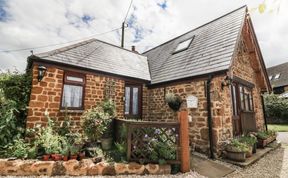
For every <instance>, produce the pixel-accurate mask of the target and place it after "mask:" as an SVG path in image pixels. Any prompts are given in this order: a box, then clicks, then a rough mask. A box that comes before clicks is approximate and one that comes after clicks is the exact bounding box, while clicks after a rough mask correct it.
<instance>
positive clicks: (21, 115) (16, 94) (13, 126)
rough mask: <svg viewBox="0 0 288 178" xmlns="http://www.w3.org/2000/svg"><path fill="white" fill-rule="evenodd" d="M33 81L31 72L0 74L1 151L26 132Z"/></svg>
mask: <svg viewBox="0 0 288 178" xmlns="http://www.w3.org/2000/svg"><path fill="white" fill-rule="evenodd" d="M31 80H32V77H31V74H30V72H27V73H25V74H21V73H19V72H17V71H15V72H7V73H0V150H1V149H3V147H4V146H5V145H8V144H9V143H13V140H15V139H18V138H20V137H22V136H23V134H24V132H25V121H26V116H27V108H26V107H27V105H28V102H29V97H30V91H31ZM1 152H2V153H3V150H2V151H1Z"/></svg>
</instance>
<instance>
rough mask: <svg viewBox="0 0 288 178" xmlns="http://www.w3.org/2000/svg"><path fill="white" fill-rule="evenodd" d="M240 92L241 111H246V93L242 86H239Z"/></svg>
mask: <svg viewBox="0 0 288 178" xmlns="http://www.w3.org/2000/svg"><path fill="white" fill-rule="evenodd" d="M239 90H240V100H241V109H242V110H245V108H244V93H243V88H242V86H239Z"/></svg>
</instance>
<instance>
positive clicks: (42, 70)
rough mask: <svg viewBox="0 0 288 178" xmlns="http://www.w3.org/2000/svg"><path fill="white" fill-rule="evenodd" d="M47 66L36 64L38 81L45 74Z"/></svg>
mask: <svg viewBox="0 0 288 178" xmlns="http://www.w3.org/2000/svg"><path fill="white" fill-rule="evenodd" d="M46 70H47V68H46V67H45V66H38V82H41V80H42V79H43V77H44V76H45V73H46Z"/></svg>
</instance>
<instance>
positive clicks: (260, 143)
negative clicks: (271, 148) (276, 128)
mask: <svg viewBox="0 0 288 178" xmlns="http://www.w3.org/2000/svg"><path fill="white" fill-rule="evenodd" d="M266 145H267V139H265V140H263V139H261V138H258V139H257V147H258V148H264V147H265V146H266Z"/></svg>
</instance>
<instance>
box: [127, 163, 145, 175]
mask: <svg viewBox="0 0 288 178" xmlns="http://www.w3.org/2000/svg"><path fill="white" fill-rule="evenodd" d="M144 170H145V166H144V165H141V164H138V163H134V162H132V163H129V164H128V173H129V174H138V175H142V174H144Z"/></svg>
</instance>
